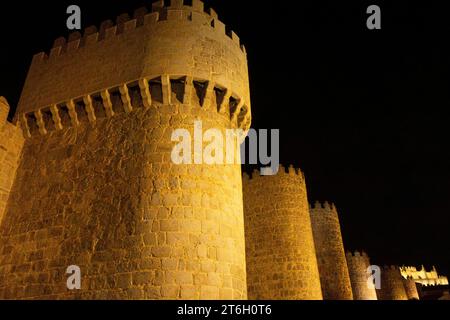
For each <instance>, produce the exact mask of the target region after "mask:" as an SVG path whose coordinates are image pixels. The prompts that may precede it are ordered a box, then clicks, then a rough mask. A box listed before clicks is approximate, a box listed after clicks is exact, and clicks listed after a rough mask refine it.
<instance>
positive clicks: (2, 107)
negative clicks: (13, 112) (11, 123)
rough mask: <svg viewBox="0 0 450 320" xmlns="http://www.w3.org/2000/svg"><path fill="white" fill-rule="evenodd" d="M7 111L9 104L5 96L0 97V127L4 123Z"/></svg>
mask: <svg viewBox="0 0 450 320" xmlns="http://www.w3.org/2000/svg"><path fill="white" fill-rule="evenodd" d="M8 113H9V104H8V101H7V100H6V98H5V97H0V128H1V127H2V126H3V125H4V124H5V123H6V119H7V118H8Z"/></svg>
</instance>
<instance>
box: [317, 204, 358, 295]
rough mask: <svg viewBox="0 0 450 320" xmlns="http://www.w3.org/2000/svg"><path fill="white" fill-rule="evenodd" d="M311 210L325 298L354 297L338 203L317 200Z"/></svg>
mask: <svg viewBox="0 0 450 320" xmlns="http://www.w3.org/2000/svg"><path fill="white" fill-rule="evenodd" d="M310 214H311V224H312V230H313V235H314V244H315V247H316V254H317V264H318V266H319V273H320V281H321V285H322V294H323V298H324V299H325V300H352V299H353V294H352V286H351V283H350V276H349V273H348V267H347V261H346V258H345V251H344V243H343V240H342V234H341V226H340V224H339V216H338V212H337V210H336V207H335V206H334V205H333V204H331V203H328V202H325V203H324V204H321V203H319V202H316V203H315V205H313V206H311V208H310Z"/></svg>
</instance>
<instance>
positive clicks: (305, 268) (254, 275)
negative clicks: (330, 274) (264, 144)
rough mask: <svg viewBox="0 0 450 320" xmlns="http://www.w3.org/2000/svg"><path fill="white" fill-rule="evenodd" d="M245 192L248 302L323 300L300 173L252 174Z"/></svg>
mask: <svg viewBox="0 0 450 320" xmlns="http://www.w3.org/2000/svg"><path fill="white" fill-rule="evenodd" d="M243 187H244V215H245V232H246V233H245V236H246V249H247V252H246V254H247V282H248V294H249V298H250V299H259V300H261V299H298V300H321V299H322V293H321V287H320V278H319V271H318V268H317V261H316V253H315V248H314V242H313V235H312V229H311V220H310V217H309V210H308V199H307V192H306V184H305V179H304V176H303V173H302V172H301V171H300V170H295V169H294V168H292V167H291V168H289V170H288V172H285V169H284V168H283V167H281V168H280V171H279V172H278V174H277V175H276V176H259V173H258V172H255V173H253V176H252V177H251V178H249V177H247V176H244V180H243Z"/></svg>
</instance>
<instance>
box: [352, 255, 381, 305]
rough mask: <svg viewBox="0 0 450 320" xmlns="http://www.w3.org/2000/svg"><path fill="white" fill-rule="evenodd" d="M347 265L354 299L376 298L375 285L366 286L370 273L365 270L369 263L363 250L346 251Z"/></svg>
mask: <svg viewBox="0 0 450 320" xmlns="http://www.w3.org/2000/svg"><path fill="white" fill-rule="evenodd" d="M346 257H347V266H348V272H349V275H350V282H351V284H352V291H353V299H354V300H377V292H376V289H375V287H373V288H372V287H369V286H368V279H369V276H370V273H369V272H368V271H367V269H368V268H369V266H370V265H371V264H370V259H369V256H368V255H367V254H366V253H365V252H361V253H360V252H358V251H355V253H352V252H347V254H346Z"/></svg>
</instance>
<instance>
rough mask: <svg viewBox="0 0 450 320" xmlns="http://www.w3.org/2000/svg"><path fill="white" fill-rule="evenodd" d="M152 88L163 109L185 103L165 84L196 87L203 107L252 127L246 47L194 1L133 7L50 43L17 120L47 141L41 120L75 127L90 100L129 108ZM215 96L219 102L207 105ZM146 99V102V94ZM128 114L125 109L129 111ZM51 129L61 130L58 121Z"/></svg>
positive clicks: (38, 59)
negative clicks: (114, 99)
mask: <svg viewBox="0 0 450 320" xmlns="http://www.w3.org/2000/svg"><path fill="white" fill-rule="evenodd" d="M152 81H153V83H154V84H156V85H157V86H162V87H163V88H164V89H163V90H165V91H164V92H163V94H164V95H165V98H167V99H165V100H164V101H162V103H163V104H174V103H184V102H185V101H174V99H172V100H171V97H170V95H171V86H170V83H171V82H176V83H177V86H178V84H179V83H181V84H182V85H184V86H185V87H186V88H187V89H186V90H185V93H186V92H187V91H189V90H190V88H191V87H195V86H196V87H195V88H194V90H193V92H199V91H201V96H200V97H199V100H200V101H199V102H200V105H201V106H202V107H204V106H205V105H208V104H209V102H210V101H211V100H214V101H217V109H218V111H219V112H223V113H228V114H229V115H230V120H232V121H231V122H232V123H233V124H232V125H231V126H233V127H236V126H237V127H240V128H243V129H248V128H249V126H250V122H251V104H250V89H249V77H248V66H247V54H246V52H245V48H244V46H243V45H241V42H240V39H239V37H238V36H237V35H236V34H235V33H234V32H233V31H231V30H230V29H229V28H227V27H226V26H225V24H224V23H222V22H221V21H220V20H219V19H218V15H217V13H216V12H215V11H214V10H212V9H208V10H206V11H205V8H204V4H203V2H202V1H199V0H192V1H183V0H171V1H157V2H155V3H153V5H152V7H151V9H150V10H149V9H148V8H145V7H143V8H139V9H137V10H135V11H134V13H133V14H132V15H131V16H130V15H129V14H128V13H124V14H121V15H119V16H118V17H117V18H116V20H115V22H113V21H111V20H107V21H104V22H103V23H101V24H100V26H99V27H96V26H91V27H88V28H86V29H85V30H84V32H83V33H80V32H74V33H72V34H70V35H69V37H68V38H67V39H66V38H58V39H56V40H55V42H54V45H53V48H52V49H51V50H50V52H49V53H44V52H41V53H39V54H37V55H35V56H34V58H33V61H32V64H31V67H30V70H29V72H28V76H27V80H26V82H25V85H24V89H23V92H22V95H21V99H20V102H19V106H18V112H17V115H16V119H19V120H20V121H21V122H24V123H22V127H24V128H25V131H26V132H28V131H29V130H28V128H27V126H29V125H28V122H29V121H31V122H34V123H36V124H37V125H35V126H37V127H39V131H40V132H41V134H46V132H47V131H48V126H47V125H46V124H45V119H46V115H45V114H48V116H47V117H54V118H56V119H58V117H59V115H58V113H60V112H59V111H61V110H66V109H67V110H69V112H72V115H73V117H72V116H71V117H72V121H73V123H75V125H76V124H77V123H78V120H77V117H76V115H75V114H74V112H73V111H71V110H73V105H77V103H81V104H82V105H83V106H84V108H85V109H91V108H90V101H91V100H93V99H95V98H96V97H98V98H99V99H104V98H105V97H106V100H108V99H107V98H108V96H109V95H112V94H114V93H115V92H117V94H120V95H122V98H123V100H124V101H128V100H129V97H128V96H127V92H128V89H129V88H131V87H133V86H139V88H140V89H141V90H144V91H145V92H151V91H152V90H151V88H149V90H147V87H148V86H149V85H150V86H151V85H152ZM172 91H173V88H172ZM214 94H215V95H216V96H217V99H216V98H215V97H214V99H212V98H211V96H212V95H214ZM145 98H146V100H147V101H149V102H150V101H151V99H147V98H151V97H148V94H146V97H145ZM86 101H87V103H85V102H86ZM153 102H154V101H153ZM126 103H128V102H126ZM108 104H109V102H108V101H106V107H108ZM131 107H132V106H131V105H127V106H126V108H127V111H129V110H131ZM41 118H42V119H43V120H42V119H41ZM90 118H92V119H93V118H95V115H90ZM50 126H51V127H57V128H59V127H60V124H59V121H56V123H52V124H50Z"/></svg>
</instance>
